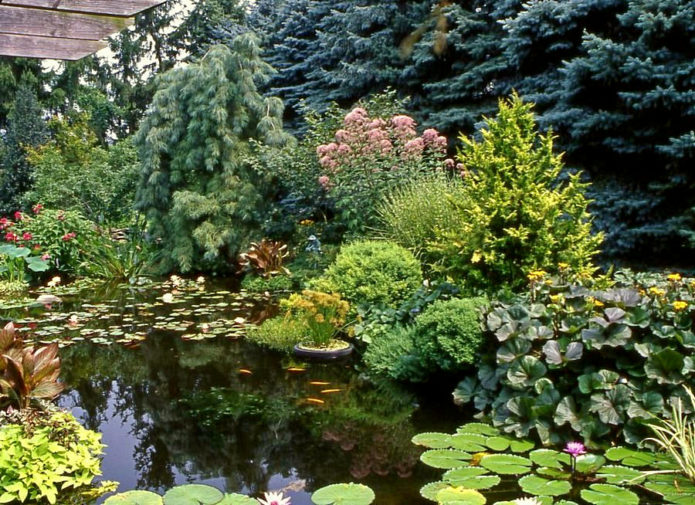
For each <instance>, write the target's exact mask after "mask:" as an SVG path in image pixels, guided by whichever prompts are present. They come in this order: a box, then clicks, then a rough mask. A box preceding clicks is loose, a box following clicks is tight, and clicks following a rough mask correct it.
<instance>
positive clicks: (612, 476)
mask: <svg viewBox="0 0 695 505" xmlns="http://www.w3.org/2000/svg"><path fill="white" fill-rule="evenodd" d="M596 476H597V477H602V478H604V479H606V482H607V483H608V484H630V485H631V484H641V483H642V482H643V481H644V478H645V476H644V474H643V473H642V472H640V471H639V470H635V469H634V468H628V467H626V466H620V465H605V466H603V467H601V469H599V471H598V472H597V473H596Z"/></svg>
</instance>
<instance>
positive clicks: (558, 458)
mask: <svg viewBox="0 0 695 505" xmlns="http://www.w3.org/2000/svg"><path fill="white" fill-rule="evenodd" d="M529 458H531V461H533V462H534V463H535V464H537V465H538V466H547V467H551V468H557V469H558V470H562V468H563V467H564V466H565V465H569V464H570V455H569V454H567V453H564V452H559V451H554V450H552V449H536V450H535V451H531V452H530V453H529Z"/></svg>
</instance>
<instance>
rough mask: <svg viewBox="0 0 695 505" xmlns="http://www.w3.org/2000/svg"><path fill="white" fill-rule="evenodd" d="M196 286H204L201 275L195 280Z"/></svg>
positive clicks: (203, 279)
mask: <svg viewBox="0 0 695 505" xmlns="http://www.w3.org/2000/svg"><path fill="white" fill-rule="evenodd" d="M195 282H196V284H205V277H203V276H202V275H201V276H200V277H198V278H197V279H196V280H195Z"/></svg>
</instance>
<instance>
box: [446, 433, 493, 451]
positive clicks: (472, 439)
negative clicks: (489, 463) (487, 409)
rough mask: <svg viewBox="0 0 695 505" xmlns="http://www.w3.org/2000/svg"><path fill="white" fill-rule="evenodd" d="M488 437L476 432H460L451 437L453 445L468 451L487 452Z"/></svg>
mask: <svg viewBox="0 0 695 505" xmlns="http://www.w3.org/2000/svg"><path fill="white" fill-rule="evenodd" d="M486 443H487V437H485V436H483V435H477V434H475V433H459V434H457V435H454V436H452V437H451V447H453V448H454V449H460V450H462V451H468V452H485V451H486V450H487V446H486Z"/></svg>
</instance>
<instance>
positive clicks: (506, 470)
mask: <svg viewBox="0 0 695 505" xmlns="http://www.w3.org/2000/svg"><path fill="white" fill-rule="evenodd" d="M480 465H481V466H483V467H484V468H487V469H488V470H490V471H491V472H494V473H497V474H500V475H521V474H524V473H528V472H530V471H531V465H532V463H531V460H530V459H528V458H524V457H522V456H515V455H513V454H490V455H487V456H483V457H482V458H481V460H480Z"/></svg>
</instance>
